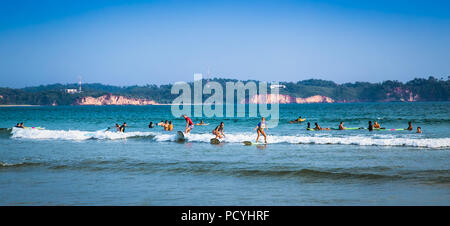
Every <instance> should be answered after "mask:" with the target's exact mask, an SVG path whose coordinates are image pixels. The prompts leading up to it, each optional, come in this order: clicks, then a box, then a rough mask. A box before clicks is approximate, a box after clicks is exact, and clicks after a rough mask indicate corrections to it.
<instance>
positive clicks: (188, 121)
mask: <svg viewBox="0 0 450 226" xmlns="http://www.w3.org/2000/svg"><path fill="white" fill-rule="evenodd" d="M183 117H184V120H186V129H185V130H184V133H185V134H188V133H190V132H191V130H192V129H193V128H194V123H193V122H192V120H191V119H190V118H189V117H188V116H187V115H183Z"/></svg>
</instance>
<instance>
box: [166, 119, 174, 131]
mask: <svg viewBox="0 0 450 226" xmlns="http://www.w3.org/2000/svg"><path fill="white" fill-rule="evenodd" d="M167 130H169V131H172V130H173V124H172V121H169V126H168V128H167Z"/></svg>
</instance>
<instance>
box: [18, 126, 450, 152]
mask: <svg viewBox="0 0 450 226" xmlns="http://www.w3.org/2000/svg"><path fill="white" fill-rule="evenodd" d="M11 133H12V136H11V137H12V138H15V139H54V140H73V141H83V140H89V139H98V140H117V139H130V138H148V139H149V140H152V141H155V142H171V141H175V140H176V138H177V136H176V133H175V132H126V133H118V132H111V131H104V130H101V131H80V130H37V129H15V128H14V129H13V130H12V132H11ZM185 138H186V140H187V141H188V142H201V143H209V142H210V139H211V138H213V135H211V134H210V133H201V134H196V133H192V134H188V135H186V137H185ZM255 138H256V135H255V133H228V134H226V138H225V139H224V140H223V141H224V142H226V143H242V142H243V141H254V140H255ZM260 139H261V141H262V140H263V138H262V137H261V138H260ZM268 143H269V144H277V143H287V144H340V145H360V146H407V147H422V148H449V147H450V138H416V137H412V138H405V137H395V136H381V135H377V136H364V135H349V136H308V135H305V134H302V135H291V136H286V135H269V137H268Z"/></svg>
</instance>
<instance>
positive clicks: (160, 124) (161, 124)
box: [156, 120, 164, 126]
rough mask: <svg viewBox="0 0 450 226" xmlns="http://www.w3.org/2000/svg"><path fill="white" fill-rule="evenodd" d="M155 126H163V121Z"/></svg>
mask: <svg viewBox="0 0 450 226" xmlns="http://www.w3.org/2000/svg"><path fill="white" fill-rule="evenodd" d="M156 125H158V126H164V121H163V120H161V122H159V123H158V124H156Z"/></svg>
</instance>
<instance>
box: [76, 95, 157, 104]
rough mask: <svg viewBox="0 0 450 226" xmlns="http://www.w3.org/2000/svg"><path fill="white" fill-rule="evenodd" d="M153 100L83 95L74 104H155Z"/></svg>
mask: <svg viewBox="0 0 450 226" xmlns="http://www.w3.org/2000/svg"><path fill="white" fill-rule="evenodd" d="M157 104H158V103H157V102H155V101H153V100H148V99H141V98H128V97H124V96H116V95H111V94H109V95H103V96H100V97H90V96H88V97H83V98H81V99H78V100H77V101H76V103H75V105H157Z"/></svg>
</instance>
